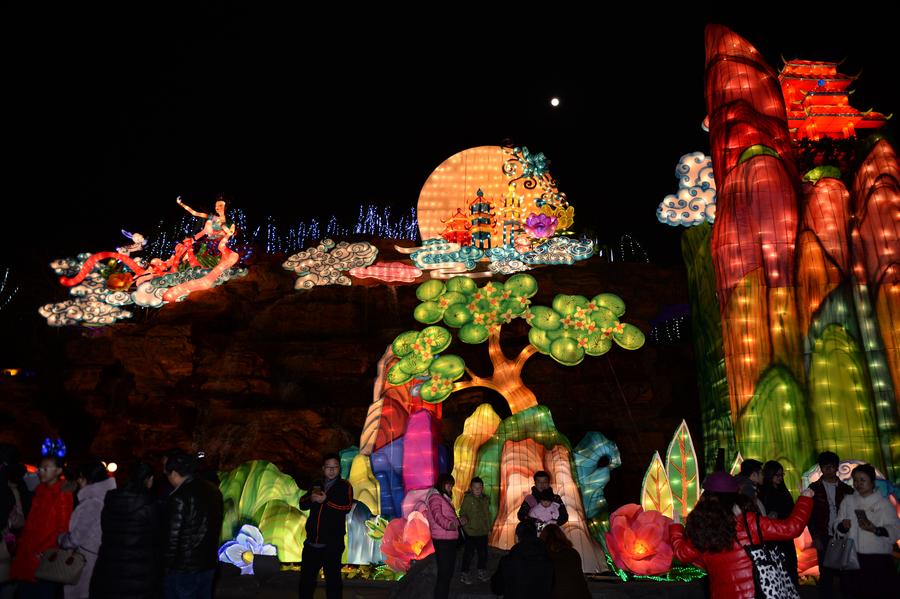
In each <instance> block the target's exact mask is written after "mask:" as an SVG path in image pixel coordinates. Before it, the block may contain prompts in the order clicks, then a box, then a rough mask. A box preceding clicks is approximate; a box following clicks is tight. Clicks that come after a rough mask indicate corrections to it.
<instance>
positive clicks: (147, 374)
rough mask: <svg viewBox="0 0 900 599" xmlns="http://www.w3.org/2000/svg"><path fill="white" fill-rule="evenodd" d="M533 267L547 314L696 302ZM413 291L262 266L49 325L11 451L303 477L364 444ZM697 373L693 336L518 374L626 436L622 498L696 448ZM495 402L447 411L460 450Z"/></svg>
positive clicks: (576, 432) (12, 406)
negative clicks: (187, 452) (672, 458)
mask: <svg viewBox="0 0 900 599" xmlns="http://www.w3.org/2000/svg"><path fill="white" fill-rule="evenodd" d="M380 249H381V250H382V254H381V259H383V260H391V259H397V258H399V256H396V257H395V256H391V255H390V251H389V249H388V246H387V245H385V247H382V248H380ZM531 274H533V275H534V276H535V278H537V280H538V283H539V292H538V295H537V296H536V297H534V298H532V301H533V302H534V303H535V304H545V305H548V304H549V303H550V302H551V300H552V298H553V296H554V295H555V294H556V293H569V294H583V295H588V296H591V295H595V294H597V293H600V292H612V293H616V294H618V295H620V296H621V297H622V298H623V299H624V300H625V302H626V304H627V306H628V312H627V314H626V319H627V320H628V322H631V323H634V324H635V325H637V326H639V327H640V328H641V329H642V330H644V332H645V333H646V332H648V331H649V329H650V321H651V320H652V319H653V318H654V316H656V314H657V313H658V312H659V310H660V308H661V307H662V306H665V305H671V304H681V303H687V288H686V282H685V280H686V277H685V274H684V272H683V271H681V270H680V269H678V270H663V269H661V268H659V267H656V266H654V265H652V264H641V263H607V262H603V261H601V260H599V259H596V258H595V259H592V260H590V261H587V262H584V263H579V264H578V265H576V266H572V267H545V268H540V269H537V270H534V271H532V272H531ZM414 290H415V285H385V284H381V283H377V282H371V281H368V280H361V281H354V285H353V286H352V287H318V288H314V289H312V290H310V291H295V290H294V289H293V276H292V274H291V273H289V272H287V271H284V270H283V269H281V268H280V263H279V262H278V261H277V260H274V259H272V260H269V259H266V260H261V261H258V262H257V263H255V264H253V265H251V266H250V274H249V275H248V276H247V277H246V278H244V279H239V280H236V281H232V282H229V283H228V284H226V285H224V286H221V287H217V288H215V289H212V290H209V291H203V292H197V293H194V294H192V295H191V296H190V297H189V298H188V299H187V300H186V301H184V302H181V303H179V304H176V305H171V306H166V307H165V308H163V309H161V310H157V311H152V312H148V313H141V312H139V311H138V312H137V313H136V314H135V318H134V321H133V322H130V323H125V324H119V325H116V326H114V327H111V328H108V329H102V330H98V331H87V332H83V331H77V330H66V331H62V332H60V331H54V330H49V329H48V330H47V331H46V332H45V333H42V335H45V336H46V338H45V339H42V340H41V344H42V346H43V347H42V351H43V360H42V364H41V366H40V368H39V370H38V373H37V375H36V377H34V378H31V379H24V380H23V379H20V378H16V379H9V378H5V379H3V380H2V381H0V394H2V395H3V396H4V401H3V406H2V407H0V416H2V418H0V441H11V442H14V443H16V444H18V445H19V446H20V447H22V448H37V447H40V440H41V439H42V438H43V437H44V436H46V435H48V434H51V433H54V434H55V433H58V434H60V435H62V436H63V437H64V438H65V439H66V440H67V442H68V443H69V445H70V447H71V453H72V456H73V458H75V459H77V458H79V457H81V456H86V455H88V454H94V455H96V456H97V457H99V458H101V459H106V460H114V461H117V462H119V463H120V464H126V463H128V462H129V461H130V460H133V459H135V458H137V457H140V456H145V455H148V454H152V453H154V452H158V451H162V450H165V449H167V448H169V447H172V446H181V447H184V448H188V447H190V448H194V449H203V450H204V451H206V453H207V454H208V455H209V456H210V459H211V460H212V462H213V463H214V464H215V465H216V466H218V467H219V468H223V469H225V468H232V467H234V466H236V465H238V464H239V463H241V462H243V461H245V460H248V459H253V458H260V459H266V460H270V461H272V462H274V463H275V464H277V465H278V466H279V467H280V468H281V469H282V470H283V471H286V472H288V473H291V474H294V475H297V476H298V477H299V478H300V482H301V485H302V484H303V483H304V482H305V479H306V478H307V477H308V476H309V475H311V474H312V473H314V472H315V471H316V469H317V465H318V459H319V455H320V453H321V452H323V451H332V450H338V449H341V448H343V447H346V446H349V445H354V444H357V443H358V442H359V434H360V431H361V429H362V425H363V421H364V419H365V416H366V410H367V408H368V405H369V403H370V402H371V401H372V386H373V382H374V378H375V366H376V363H377V362H378V359H379V358H380V357H381V355H382V353H383V352H384V350H385V348H386V347H387V345H388V344H389V343H390V342H391V341H392V340H393V338H394V337H395V336H396V335H397V334H398V333H400V332H402V331H404V330H409V329H414V328H421V326H420V325H418V323H416V322H415V320H414V319H413V317H412V311H413V308H414V307H415V306H416V305H417V303H418V301H417V300H416V298H415V293H414ZM36 318H37V316H36ZM506 329H509V330H506ZM527 332H528V331H527V326H526V325H525V323H522V322H514V323H513V324H511V325H508V326H507V327H506V328H505V329H504V332H503V339H502V342H503V347H504V349H505V350H506V353H507V354H508V355H515V353H516V352H518V351H519V350H520V349H521V348H522V347H524V345H525V344H526V343H527ZM449 351H450V352H452V353H456V354H458V355H460V356H462V357H463V358H464V359H465V360H466V364H467V365H468V366H469V367H470V368H471V369H472V370H473V371H474V372H476V373H480V374H489V373H490V362H489V360H488V359H487V347H486V345H477V346H467V345H465V344H462V343H460V342H459V341H458V340H455V341H454V342H453V344H452V345H451V347H450V350H449ZM695 372H696V370H695V368H694V363H693V356H692V353H691V346H690V343H689V340H688V339H683V340H682V342H681V343H678V344H674V345H654V344H653V343H651V342H650V341H649V339H648V342H647V344H646V345H645V346H644V347H643V348H641V349H640V350H637V351H634V352H627V351H624V350H622V349H621V348H618V347H617V346H614V348H613V350H612V351H610V352H609V353H608V354H607V355H605V356H601V357H599V358H587V359H585V361H584V362H583V363H582V364H580V365H579V366H576V367H572V368H567V367H564V366H562V365H560V364H558V363H557V362H555V361H553V360H552V359H550V358H548V357H542V356H535V357H534V358H532V359H531V360H530V361H529V362H528V364H527V365H526V367H525V371H524V373H523V379H524V381H525V382H526V384H528V386H529V387H530V388H531V389H532V390H533V391H534V392H535V394H536V395H537V398H538V401H539V402H540V403H542V404H545V405H547V406H549V407H550V409H551V411H552V413H553V417H554V420H555V422H556V425H557V428H558V429H559V430H560V431H561V432H563V433H564V434H566V435H567V436H568V437H569V438H570V440H571V441H572V443H573V444H575V443H577V442H578V441H579V440H580V439H581V437H582V435H583V434H584V433H585V432H587V431H589V430H598V431H601V432H602V433H604V434H605V435H606V436H608V437H609V438H610V439H613V440H614V441H616V442H617V443H618V445H619V448H620V450H621V452H622V461H623V466H622V468H621V469H619V470H618V471H615V472H614V473H613V476H612V482H611V483H610V485H609V486H608V487H607V490H608V497H609V498H610V503H611V504H612V505H616V504H617V503H621V502H624V501H634V500H636V499H637V498H638V493H639V490H640V481H641V477H642V475H643V472H644V469H646V467H647V465H648V463H649V460H650V457H651V455H652V453H653V451H654V450H660V451H663V450H665V448H666V446H667V444H668V442H669V439H670V437H671V435H672V434H673V433H674V431H675V429H676V428H677V426H678V424H679V423H680V421H681V419H682V418H687V420H688V423H689V424H690V425H691V427H692V430H694V431H695V432H694V435H695V438H698V439H699V438H700V435H699V409H698V406H697V399H696V380H695V377H696V375H695ZM484 401H487V402H489V403H491V404H492V406H493V407H494V409H495V410H496V411H497V413H498V414H499V415H500V416H501V417H505V416H508V415H509V410H508V408H507V407H506V402H505V401H503V400H502V398H500V397H499V396H496V395H494V394H493V392H492V391H489V390H482V389H468V390H466V391H465V392H462V393H459V394H457V395H453V396H451V397H450V399H448V400H447V401H446V402H445V403H444V421H443V427H444V430H443V433H444V437H445V439H447V440H448V443H450V444H451V445H452V441H453V439H455V437H456V435H458V434H459V433H460V432H461V431H462V424H463V421H464V419H465V418H466V417H467V416H469V415H470V414H471V413H472V411H473V410H474V409H475V407H476V406H477V405H478V404H480V403H482V402H484ZM26 456H27V457H30V458H31V459H34V457H35V456H33V455H31V454H30V453H29V452H27V451H26Z"/></svg>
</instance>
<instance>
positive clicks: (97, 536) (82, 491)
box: [59, 462, 116, 599]
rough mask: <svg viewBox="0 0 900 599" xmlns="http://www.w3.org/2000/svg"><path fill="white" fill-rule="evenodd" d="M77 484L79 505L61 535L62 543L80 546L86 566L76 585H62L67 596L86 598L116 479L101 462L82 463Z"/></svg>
mask: <svg viewBox="0 0 900 599" xmlns="http://www.w3.org/2000/svg"><path fill="white" fill-rule="evenodd" d="M75 481H76V483H78V487H79V490H78V507H76V508H75V511H73V512H72V517H71V519H70V520H69V532H66V533H63V534H61V535H60V536H59V546H60V547H64V548H66V549H77V550H78V551H79V553H81V554H82V555H84V562H85V563H84V569H83V570H82V571H81V577H80V578H79V579H78V582H77V583H75V584H67V585H65V586H64V587H63V595H64V597H65V599H87V598H88V596H89V594H90V585H91V576H92V575H93V574H94V565H95V564H96V563H97V553H98V552H99V551H100V541H101V539H102V531H101V528H100V514H101V513H102V512H103V501H104V500H105V499H106V493H107V492H108V491H112V490H113V489H115V488H116V479H115V478H112V477H110V476H109V473H108V472H107V471H106V466H104V465H103V464H102V463H101V462H94V463H89V464H87V465H85V466H83V467H82V468H81V469H80V470H79V472H78V476H77V478H76V479H75Z"/></svg>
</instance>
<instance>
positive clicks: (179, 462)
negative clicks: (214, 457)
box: [164, 453, 223, 599]
mask: <svg viewBox="0 0 900 599" xmlns="http://www.w3.org/2000/svg"><path fill="white" fill-rule="evenodd" d="M195 462H196V461H195V459H194V458H193V457H192V456H189V455H188V454H186V453H177V454H175V455H172V456H170V457H169V459H168V460H166V477H167V478H168V479H169V482H170V483H171V484H172V486H173V487H174V488H175V490H174V491H172V493H171V494H170V495H169V497H168V499H167V500H166V516H167V527H168V528H167V533H168V536H167V539H166V542H165V553H164V563H165V568H166V577H165V593H166V599H187V598H189V597H190V598H192V599H193V598H195V597H204V598H212V585H213V577H214V575H215V572H216V563H217V561H218V556H217V550H218V547H219V533H220V532H221V530H222V512H223V505H222V493H220V492H219V489H218V488H217V487H216V486H215V485H213V484H211V483H209V482H208V481H205V480H201V479H198V478H194V469H195Z"/></svg>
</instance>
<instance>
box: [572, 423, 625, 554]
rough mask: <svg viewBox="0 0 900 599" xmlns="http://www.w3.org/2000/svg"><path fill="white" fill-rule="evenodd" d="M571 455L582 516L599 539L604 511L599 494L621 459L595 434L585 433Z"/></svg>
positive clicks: (601, 497) (615, 448)
mask: <svg viewBox="0 0 900 599" xmlns="http://www.w3.org/2000/svg"><path fill="white" fill-rule="evenodd" d="M572 453H573V455H574V457H575V474H576V479H577V482H578V488H579V489H580V490H581V497H582V500H583V503H584V516H585V518H587V519H588V528H589V529H590V531H591V534H592V535H593V536H594V538H600V536H601V532H602V530H604V529H603V527H604V525H605V518H604V517H603V514H604V511H605V510H606V498H605V497H604V496H603V490H604V489H605V488H606V484H607V483H608V482H609V474H610V471H611V470H612V469H613V468H618V467H619V466H621V465H622V457H621V455H620V453H619V448H618V447H617V446H616V444H615V443H613V442H612V441H610V440H609V439H607V438H606V437H604V436H603V435H602V434H600V433H598V432H596V431H591V432H589V433H587V434H586V435H585V436H584V438H583V439H582V440H581V442H580V443H578V446H577V447H575V449H574V450H573V452H572Z"/></svg>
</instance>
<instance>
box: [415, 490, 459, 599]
mask: <svg viewBox="0 0 900 599" xmlns="http://www.w3.org/2000/svg"><path fill="white" fill-rule="evenodd" d="M455 483H456V481H455V480H453V477H452V476H451V475H449V474H446V473H445V474H441V475H440V476H439V477H438V479H437V482H436V483H435V484H434V488H433V489H430V490H429V491H428V495H427V496H426V498H425V504H426V505H427V506H428V524H429V526H430V528H431V542H432V543H433V544H434V557H435V559H436V560H437V582H436V583H435V585H434V597H435V599H446V598H447V597H448V596H449V595H450V580H451V579H452V578H453V567H454V566H455V565H456V544H457V540H458V539H459V528H460V526H461V525H464V524H465V523H466V522H465V520H463V521H460V519H459V518H458V517H457V516H456V510H455V509H453V503H452V501H451V497H452V496H453V485H454V484H455ZM463 518H465V516H463Z"/></svg>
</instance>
